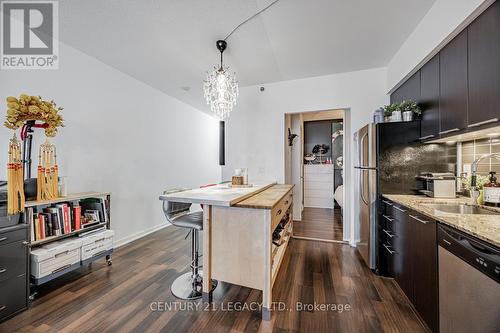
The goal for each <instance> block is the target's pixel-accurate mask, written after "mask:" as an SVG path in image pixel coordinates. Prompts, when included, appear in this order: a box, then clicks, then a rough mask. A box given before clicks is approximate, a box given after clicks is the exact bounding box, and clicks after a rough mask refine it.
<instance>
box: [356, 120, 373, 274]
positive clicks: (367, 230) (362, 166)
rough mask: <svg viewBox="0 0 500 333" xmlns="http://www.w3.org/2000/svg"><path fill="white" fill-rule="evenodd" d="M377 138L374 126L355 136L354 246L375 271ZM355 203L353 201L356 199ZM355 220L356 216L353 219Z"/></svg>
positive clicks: (362, 130) (367, 127)
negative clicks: (356, 234) (356, 232)
mask: <svg viewBox="0 0 500 333" xmlns="http://www.w3.org/2000/svg"><path fill="white" fill-rule="evenodd" d="M376 138H377V136H376V125H375V124H368V125H366V126H365V127H363V128H361V129H360V130H359V131H358V132H356V133H355V134H354V142H355V145H354V147H355V148H356V152H355V153H356V156H357V163H356V165H355V166H354V169H355V171H356V172H355V178H354V179H355V182H356V183H357V186H358V188H357V191H356V190H355V191H354V192H355V193H356V195H357V203H358V205H357V210H358V214H359V215H358V221H359V242H358V244H357V245H356V246H357V248H358V250H359V253H360V254H361V256H362V257H363V259H364V261H365V263H366V265H367V266H368V267H369V268H371V269H376V243H377V241H376V229H377V228H376V224H377V220H376V218H377V213H376V212H377V139H376ZM355 200H356V199H355ZM355 218H356V216H355Z"/></svg>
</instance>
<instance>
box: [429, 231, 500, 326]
mask: <svg viewBox="0 0 500 333" xmlns="http://www.w3.org/2000/svg"><path fill="white" fill-rule="evenodd" d="M438 242H439V248H438V256H439V327H440V332H441V333H448V332H453V333H459V332H467V333H470V332H474V333H482V332H500V249H498V248H495V247H494V246H492V245H489V244H486V243H484V242H482V241H480V240H478V239H477V238H474V237H472V236H469V235H466V234H464V233H462V232H459V231H457V230H455V229H451V228H448V227H445V226H439V228H438Z"/></svg>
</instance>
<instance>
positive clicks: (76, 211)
mask: <svg viewBox="0 0 500 333" xmlns="http://www.w3.org/2000/svg"><path fill="white" fill-rule="evenodd" d="M72 212H73V219H74V225H75V230H80V229H81V228H82V224H81V216H82V207H80V206H74V207H73V209H72Z"/></svg>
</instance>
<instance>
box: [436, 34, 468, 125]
mask: <svg viewBox="0 0 500 333" xmlns="http://www.w3.org/2000/svg"><path fill="white" fill-rule="evenodd" d="M439 62H440V66H439V69H440V80H439V81H440V82H439V87H440V88H439V89H440V103H439V104H440V105H439V106H440V132H439V134H441V135H445V134H448V133H456V132H458V131H462V130H464V129H466V128H467V102H468V98H467V95H468V90H467V29H465V30H464V31H462V32H461V33H460V34H459V35H458V36H457V37H455V38H454V39H453V40H452V41H451V42H450V43H449V44H448V45H446V46H445V47H444V48H443V49H442V50H441V53H440V55H439Z"/></svg>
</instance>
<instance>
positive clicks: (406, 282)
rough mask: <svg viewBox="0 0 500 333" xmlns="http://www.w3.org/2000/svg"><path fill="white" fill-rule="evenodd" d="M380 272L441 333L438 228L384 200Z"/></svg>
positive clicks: (418, 215) (429, 220)
mask: <svg viewBox="0 0 500 333" xmlns="http://www.w3.org/2000/svg"><path fill="white" fill-rule="evenodd" d="M381 201H382V205H381V210H380V216H381V217H382V220H381V221H380V230H381V231H382V232H381V233H380V238H379V244H380V246H381V247H380V248H379V251H380V254H381V260H380V263H382V264H385V266H384V267H381V268H379V270H380V271H381V272H384V273H386V274H387V275H388V276H392V277H394V279H395V280H396V282H397V283H398V285H399V287H400V288H401V290H402V291H403V292H404V293H405V295H406V296H407V298H408V300H410V302H411V303H412V304H413V305H414V307H415V309H416V310H417V312H418V313H419V315H420V316H421V318H422V319H423V321H424V322H425V323H426V324H427V325H428V327H429V328H430V329H431V330H432V331H433V332H437V331H438V309H439V307H438V304H439V303H438V276H437V225H436V222H435V221H433V220H431V219H430V218H428V217H426V216H424V215H422V214H419V213H417V212H415V211H413V210H411V209H409V208H408V207H405V206H402V205H400V204H397V203H394V202H391V201H390V200H387V199H385V198H382V200H381Z"/></svg>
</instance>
